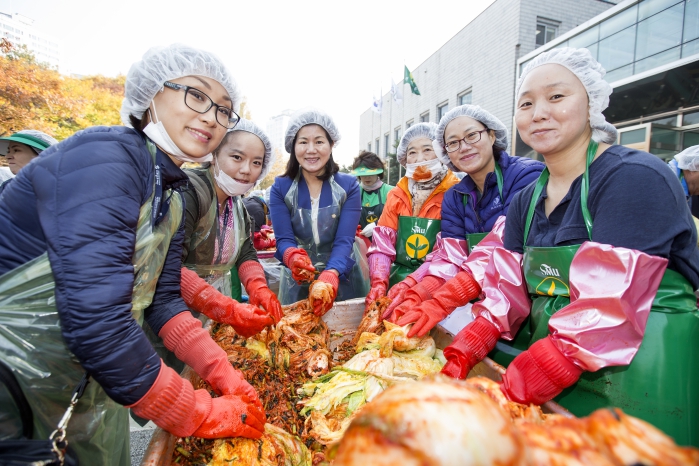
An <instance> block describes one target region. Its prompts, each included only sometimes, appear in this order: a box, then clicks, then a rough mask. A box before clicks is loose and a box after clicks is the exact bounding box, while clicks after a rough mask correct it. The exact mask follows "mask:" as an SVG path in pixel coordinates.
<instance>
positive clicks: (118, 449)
mask: <svg viewBox="0 0 699 466" xmlns="http://www.w3.org/2000/svg"><path fill="white" fill-rule="evenodd" d="M147 146H148V149H149V151H150V153H151V155H152V157H153V161H154V163H155V146H154V145H153V143H152V142H151V141H150V140H147ZM156 173H157V172H156ZM155 191H156V189H155V188H154V189H153V195H151V197H150V198H149V199H148V200H147V201H146V203H145V204H143V206H141V210H140V213H139V218H138V225H137V231H136V244H135V251H134V255H133V266H134V288H133V294H132V309H131V314H132V316H133V318H134V319H135V320H136V321H137V322H138V323H139V325H142V324H143V311H144V309H145V308H146V307H148V306H149V305H150V303H151V301H152V299H153V294H154V293H155V289H156V285H157V283H158V277H159V276H160V273H161V272H162V268H163V264H164V262H165V257H166V256H167V251H168V248H169V246H170V240H171V239H172V237H173V236H174V235H175V233H176V232H177V230H178V228H179V226H180V223H181V221H182V201H181V198H180V196H179V194H175V193H172V197H171V203H170V208H169V209H168V212H167V214H166V215H165V216H164V218H163V219H162V220H161V221H160V223H159V224H158V225H157V226H153V225H154V219H153V216H152V215H151V214H152V212H153V211H156V212H157V211H158V210H159V209H157V210H156V209H153V205H152V204H153V199H154V194H155ZM169 194H170V191H166V192H165V193H163V196H162V197H160V198H161V199H166V198H167V197H168V195H169ZM0 357H2V359H3V361H4V362H5V363H6V364H8V365H9V366H10V367H11V368H12V370H13V371H14V372H15V375H16V376H17V379H18V380H19V383H20V385H21V387H22V390H23V391H24V393H25V395H26V396H27V399H28V401H29V404H30V405H31V407H32V410H33V412H34V436H33V437H34V438H35V439H48V438H49V435H50V434H51V432H52V431H53V430H54V429H55V428H56V425H57V424H58V422H59V421H60V419H61V417H62V415H63V413H64V412H65V410H66V408H67V407H68V404H69V402H70V398H71V393H72V390H73V388H74V387H75V386H76V385H77V384H78V382H79V381H80V379H81V377H82V375H83V373H84V372H85V370H84V369H83V368H82V366H81V365H80V364H79V363H78V361H77V360H76V358H75V356H73V355H72V354H71V353H70V351H69V350H68V348H67V347H66V345H65V343H64V341H63V335H62V333H61V322H60V319H59V316H58V311H57V309H56V302H55V298H54V280H53V273H52V272H51V264H50V262H49V259H48V255H47V253H44V254H42V255H41V256H39V257H37V258H35V259H33V260H31V261H29V262H27V263H26V264H23V265H21V266H20V267H17V268H16V269H15V270H12V271H10V272H7V273H6V274H4V275H3V276H2V277H0ZM11 405H13V402H12V401H11V400H9V399H7V398H2V394H0V406H2V408H1V409H0V416H2V417H3V418H5V420H7V417H8V416H7V415H8V411H9V412H10V413H11V410H12V409H13V408H12V407H11ZM8 408H9V409H8ZM5 433H6V431H3V432H2V435H4V434H5ZM67 434H68V435H67V439H68V443H69V445H70V447H71V448H72V449H73V450H74V451H75V453H76V454H77V456H78V460H79V461H80V464H81V465H129V464H130V462H131V456H130V448H129V418H128V410H126V409H124V408H123V407H122V406H121V405H119V404H118V403H116V402H115V401H113V400H112V399H110V398H109V397H108V396H107V394H106V393H105V392H104V390H102V388H101V387H100V385H99V384H98V383H97V381H95V380H94V379H93V380H91V381H90V383H89V384H88V386H87V389H86V390H85V394H84V395H83V397H82V398H80V401H79V402H78V404H77V406H76V408H75V412H74V413H73V416H72V418H71V421H70V424H69V425H68V429H67Z"/></svg>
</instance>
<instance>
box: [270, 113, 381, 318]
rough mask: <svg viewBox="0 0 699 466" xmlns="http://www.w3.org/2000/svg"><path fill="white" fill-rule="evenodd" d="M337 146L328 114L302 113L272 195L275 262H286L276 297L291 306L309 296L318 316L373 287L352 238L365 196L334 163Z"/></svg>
mask: <svg viewBox="0 0 699 466" xmlns="http://www.w3.org/2000/svg"><path fill="white" fill-rule="evenodd" d="M339 141H340V132H339V131H338V129H337V126H335V122H334V121H333V119H332V118H331V117H330V116H329V115H327V114H326V113H323V112H321V111H319V110H305V111H301V112H299V113H297V114H295V115H293V116H292V117H291V120H290V121H289V126H288V128H287V130H286V138H285V145H286V150H287V152H289V153H290V154H291V156H290V157H289V163H288V164H287V166H286V172H284V174H283V175H282V176H280V177H277V178H276V179H275V181H274V184H273V185H272V189H271V191H270V196H269V209H270V213H271V215H272V225H273V226H274V234H275V237H276V239H277V253H276V256H275V257H276V258H277V259H279V260H280V261H282V262H283V263H284V265H286V268H283V269H282V275H281V278H280V281H279V300H280V301H281V303H282V304H290V303H293V302H296V301H298V300H300V299H304V298H306V297H309V299H310V301H311V305H312V306H313V307H314V312H315V313H316V314H318V315H323V314H325V313H326V312H327V311H328V310H329V309H330V308H331V307H332V305H333V302H334V301H335V300H338V301H342V300H347V299H351V298H357V297H359V296H366V292H367V288H368V287H367V284H368V277H367V276H368V270H367V266H366V262H365V261H362V260H361V255H360V254H359V249H358V247H357V245H355V236H354V235H355V232H356V231H357V225H358V224H359V214H360V210H361V201H360V196H361V194H360V190H359V185H358V184H357V179H356V178H355V177H354V176H351V175H347V174H344V173H339V172H338V170H339V167H338V166H337V164H336V163H335V161H334V160H333V156H332V150H333V148H334V147H335V146H336V145H337V144H338V143H339ZM314 280H315V281H314ZM311 282H313V283H312V285H310V287H309V283H311Z"/></svg>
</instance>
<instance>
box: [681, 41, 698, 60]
mask: <svg viewBox="0 0 699 466" xmlns="http://www.w3.org/2000/svg"><path fill="white" fill-rule="evenodd" d="M697 53H699V39H696V40H693V41H691V42H687V43H686V44H683V45H682V58H684V57H689V56H692V55H694V54H697Z"/></svg>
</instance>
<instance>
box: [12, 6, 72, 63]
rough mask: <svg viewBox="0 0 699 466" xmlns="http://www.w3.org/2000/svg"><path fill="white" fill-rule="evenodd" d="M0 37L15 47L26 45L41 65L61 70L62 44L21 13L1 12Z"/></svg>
mask: <svg viewBox="0 0 699 466" xmlns="http://www.w3.org/2000/svg"><path fill="white" fill-rule="evenodd" d="M0 37H3V38H5V39H7V40H8V41H10V42H12V44H14V45H26V46H27V49H28V50H29V51H30V52H32V53H33V54H34V57H35V58H36V60H37V61H38V62H40V63H48V64H49V66H51V67H52V68H56V69H57V70H59V71H64V70H61V55H62V47H61V43H60V42H59V41H58V40H56V39H54V38H52V37H50V36H48V35H46V34H44V33H42V32H41V31H39V30H37V29H36V28H35V27H34V20H33V19H31V18H28V17H26V16H24V15H20V14H19V13H15V14H9V13H3V12H0Z"/></svg>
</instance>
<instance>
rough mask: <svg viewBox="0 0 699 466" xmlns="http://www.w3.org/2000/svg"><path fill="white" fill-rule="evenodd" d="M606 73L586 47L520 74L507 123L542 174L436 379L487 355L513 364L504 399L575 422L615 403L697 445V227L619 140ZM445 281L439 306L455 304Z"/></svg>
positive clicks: (674, 188)
mask: <svg viewBox="0 0 699 466" xmlns="http://www.w3.org/2000/svg"><path fill="white" fill-rule="evenodd" d="M604 74H605V71H604V69H603V68H602V67H601V66H600V64H599V63H597V62H596V61H595V60H594V59H593V58H592V56H591V55H590V52H589V51H588V50H586V49H570V48H560V49H554V50H551V51H548V52H545V53H543V54H541V55H539V56H538V57H536V58H535V59H534V60H532V61H531V62H530V63H529V64H528V65H527V67H526V68H525V69H524V71H523V73H522V76H521V77H520V79H519V82H518V84H517V89H516V96H517V103H516V111H515V122H516V124H517V129H518V130H519V132H520V135H521V136H522V139H523V140H524V142H526V143H527V144H528V145H529V146H531V147H532V148H533V149H534V150H536V151H537V152H539V153H540V154H542V155H543V157H544V160H545V162H546V169H545V170H544V171H543V172H542V174H541V176H540V177H539V179H538V180H537V181H536V183H534V184H531V185H529V186H527V187H526V188H525V189H523V190H522V191H521V192H520V193H519V194H518V195H517V196H515V199H514V200H513V201H512V204H511V206H510V210H509V212H508V215H507V225H506V227H505V237H504V247H503V246H500V247H495V248H494V249H492V256H491V259H490V262H489V264H488V267H487V269H486V271H485V279H484V281H483V286H482V287H483V294H484V296H485V298H484V299H483V300H482V301H480V302H478V303H476V304H474V306H473V309H472V311H473V316H474V317H476V319H475V320H474V321H473V322H472V323H470V324H469V325H468V326H466V327H465V328H464V329H463V330H462V331H461V332H460V333H459V334H458V335H457V336H456V337H455V338H454V342H453V343H452V344H451V345H450V346H448V347H447V348H446V349H445V350H444V356H445V357H446V359H447V364H446V365H445V366H444V369H443V372H444V373H446V374H448V375H451V376H453V377H459V378H463V377H465V376H466V374H467V373H468V371H469V369H470V368H471V367H472V366H473V365H474V364H475V363H476V362H477V361H479V360H480V359H482V358H483V357H484V356H485V355H486V354H488V353H491V356H492V357H493V358H494V359H495V360H496V361H498V362H500V363H501V364H505V365H507V364H508V363H509V366H508V367H507V372H506V373H505V375H504V376H503V384H502V386H501V387H502V390H503V392H504V393H505V395H506V396H507V397H508V398H509V399H510V400H513V401H517V402H519V403H524V404H529V403H534V404H541V403H543V402H545V401H548V400H550V399H552V398H554V397H555V399H556V400H557V401H558V402H559V403H561V404H562V405H563V406H564V407H566V408H568V409H569V410H571V411H572V412H573V414H575V415H578V416H584V415H588V414H590V412H592V411H594V410H595V409H599V408H603V407H608V406H618V407H620V408H622V409H623V410H624V411H625V412H626V413H627V414H631V415H633V416H637V417H639V418H641V419H643V420H645V421H648V422H650V423H651V424H653V425H655V426H656V427H659V428H660V429H662V430H663V431H665V432H666V433H667V434H669V435H671V436H672V437H674V439H675V441H676V442H677V443H678V444H680V445H694V446H699V403H697V397H696V393H697V391H698V390H699V358H697V356H696V351H693V348H694V347H695V346H696V341H697V339H698V338H699V312H697V302H696V296H695V295H694V292H693V291H694V290H696V289H697V288H699V250H698V249H697V246H696V241H697V233H696V230H695V229H694V224H693V222H692V217H691V214H690V212H689V208H688V207H687V203H686V201H685V196H684V193H683V191H682V188H681V186H680V184H679V183H678V182H677V179H676V178H675V177H674V174H673V173H672V172H671V171H670V170H668V169H667V166H666V165H665V164H664V163H663V162H662V161H661V160H660V159H659V158H657V157H655V156H653V155H650V154H648V153H645V152H641V151H638V150H634V149H629V148H626V147H622V146H617V145H613V144H614V142H615V140H616V137H617V131H616V129H615V128H614V127H613V126H612V125H610V124H609V123H607V122H606V121H605V119H604V115H603V114H602V111H603V110H604V109H605V108H606V107H607V105H608V103H609V95H610V94H611V93H612V88H611V86H609V84H608V83H607V82H606V81H605V80H604ZM485 241H489V238H486V239H485V240H484V242H485ZM477 249H480V248H477ZM474 254H475V251H474ZM461 273H467V272H461ZM461 273H460V274H461ZM450 284H451V281H450V282H447V284H446V285H444V287H443V288H444V293H443V290H442V288H440V289H439V290H438V291H437V292H435V296H434V298H433V300H434V301H439V302H440V303H441V304H442V305H454V304H457V305H458V304H459V303H458V302H457V301H458V299H454V295H452V296H451V297H449V296H447V294H446V293H447V292H448V291H449V290H448V287H449V286H450ZM452 289H453V288H452ZM457 298H458V295H457ZM449 301H451V303H449ZM425 304H426V303H423V304H422V305H421V307H422V306H425ZM500 338H502V339H504V340H505V341H501V342H500V343H499V344H498V348H497V349H495V344H496V342H497V340H498V339H500ZM494 349H495V351H493V350H494ZM518 353H519V354H518ZM515 355H517V356H516V357H514V356H515ZM513 357H514V360H513V359H512V358H513Z"/></svg>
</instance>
